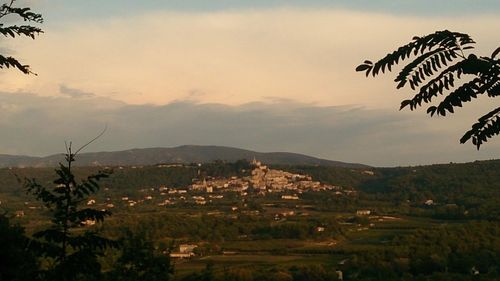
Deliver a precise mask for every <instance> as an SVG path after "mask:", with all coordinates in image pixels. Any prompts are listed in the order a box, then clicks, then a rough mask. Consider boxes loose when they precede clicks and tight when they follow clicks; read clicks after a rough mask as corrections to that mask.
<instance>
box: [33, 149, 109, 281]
mask: <svg viewBox="0 0 500 281" xmlns="http://www.w3.org/2000/svg"><path fill="white" fill-rule="evenodd" d="M74 157H75V154H73V153H72V152H71V148H69V151H68V153H67V154H66V162H67V163H66V165H63V164H60V166H59V168H58V169H56V170H55V171H56V174H57V175H58V178H57V179H56V180H54V182H53V184H54V187H53V188H46V187H44V186H42V185H41V184H39V183H38V182H37V181H36V180H35V179H26V181H25V187H26V190H27V192H28V193H30V194H32V195H34V196H35V197H36V199H37V200H39V201H41V202H42V203H43V204H44V205H45V207H47V208H48V209H49V210H50V212H51V213H52V215H51V217H52V219H51V221H52V225H51V226H50V227H49V228H48V229H45V230H42V231H38V232H36V233H34V234H33V237H34V239H35V240H34V241H32V242H31V245H30V247H31V250H32V251H34V252H36V253H37V254H38V255H40V256H42V257H44V258H45V259H47V260H48V261H50V264H51V266H50V268H49V270H47V271H45V272H44V273H45V274H46V278H48V279H51V280H93V279H97V278H99V275H100V272H101V268H100V264H99V262H98V261H97V257H98V256H101V255H102V254H103V251H104V250H105V249H106V248H109V247H116V246H117V243H116V242H114V241H112V240H109V239H106V238H104V237H101V236H99V235H98V234H97V233H96V232H94V231H91V230H82V229H81V228H82V227H83V226H84V224H85V223H88V222H102V221H103V220H104V218H105V217H106V216H109V215H110V213H109V212H108V211H101V210H95V209H91V208H80V207H79V205H80V204H81V203H82V202H86V200H87V198H88V197H89V196H90V195H92V194H94V193H95V192H97V191H98V190H99V183H98V182H99V180H101V179H103V178H106V177H108V175H109V173H110V172H109V171H104V172H100V173H97V174H95V175H90V176H88V177H87V178H86V179H84V180H81V181H77V179H76V178H75V176H74V174H73V172H72V170H71V164H72V163H73V162H74V161H75V158H74Z"/></svg>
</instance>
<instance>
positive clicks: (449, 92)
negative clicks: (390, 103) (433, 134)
mask: <svg viewBox="0 0 500 281" xmlns="http://www.w3.org/2000/svg"><path fill="white" fill-rule="evenodd" d="M474 44H475V42H474V40H472V38H471V37H470V36H469V35H467V34H464V33H458V32H452V31H448V30H443V31H437V32H435V33H432V34H429V35H426V36H423V37H413V40H412V41H411V42H410V43H408V44H406V45H404V46H401V47H399V48H398V49H397V50H395V51H394V52H392V53H390V54H388V55H386V56H385V57H384V58H382V59H380V60H379V61H377V62H375V63H373V62H371V61H369V60H366V61H365V62H364V63H363V64H361V65H359V66H358V67H357V68H356V71H364V72H365V74H366V76H367V77H368V76H369V75H370V74H371V75H372V76H373V77H375V76H377V75H379V74H381V73H385V71H388V72H390V71H392V67H393V66H394V65H397V64H398V63H401V64H403V60H405V59H410V58H412V61H410V62H408V63H407V64H406V65H405V66H404V67H403V69H402V70H401V71H400V72H399V74H398V75H397V77H396V79H395V80H394V82H396V83H397V88H398V89H399V88H403V87H405V86H408V85H409V86H410V88H411V89H412V90H413V91H415V92H416V94H415V96H414V97H413V98H412V99H407V100H403V101H402V102H401V107H400V109H403V108H405V107H409V108H410V110H414V109H416V108H418V107H420V106H422V104H423V103H424V104H425V103H432V102H433V98H434V97H437V96H438V95H444V96H445V97H444V99H442V100H441V101H440V102H439V103H438V104H437V105H432V106H430V107H429V108H428V109H427V113H428V114H430V115H431V116H434V115H441V116H445V115H446V114H447V113H453V112H454V110H455V108H456V107H462V104H463V103H466V102H470V101H472V99H474V98H477V97H478V96H480V95H483V94H487V95H488V97H496V96H498V95H500V58H499V54H500V47H499V48H497V49H496V50H495V51H494V52H493V53H492V55H491V56H490V57H484V56H482V57H478V56H476V55H475V54H469V55H468V56H466V55H465V52H466V51H467V50H469V49H473V48H474V46H473V45H474ZM459 79H463V80H465V82H464V83H463V84H461V85H458V80H459ZM499 133H500V107H498V108H496V109H494V110H492V111H491V112H489V113H487V114H485V115H484V116H482V117H481V118H479V119H478V121H477V122H476V123H475V124H473V125H472V128H471V129H470V130H469V131H467V132H466V133H465V134H464V135H463V136H462V138H461V139H460V143H465V142H467V141H468V140H470V139H472V143H473V144H474V145H475V146H476V147H477V149H479V147H480V146H481V144H483V143H484V142H486V141H487V140H488V139H489V138H491V137H493V136H495V135H498V134H499Z"/></svg>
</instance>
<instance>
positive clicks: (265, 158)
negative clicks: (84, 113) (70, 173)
mask: <svg viewBox="0 0 500 281" xmlns="http://www.w3.org/2000/svg"><path fill="white" fill-rule="evenodd" d="M254 157H255V158H256V159H259V160H260V161H262V162H263V163H265V164H289V165H320V166H336V167H346V168H361V167H367V166H366V165H362V164H357V163H344V162H340V161H332V160H325V159H320V158H315V157H311V156H307V155H303V154H297V153H289V152H269V153H263V152H256V151H251V150H245V149H239V148H233V147H224V146H197V145H183V146H178V147H172V148H144V149H130V150H124V151H114V152H91V153H82V154H80V155H79V158H78V162H77V163H76V164H77V165H79V166H107V165H110V166H118V165H122V166H130V165H154V164H159V163H209V162H213V161H215V160H222V161H228V162H234V161H236V160H240V159H247V160H252V159H253V158H254ZM62 160H63V155H62V154H56V155H50V156H46V157H28V156H11V155H0V167H53V166H56V165H57V164H58V163H59V162H61V161H62Z"/></svg>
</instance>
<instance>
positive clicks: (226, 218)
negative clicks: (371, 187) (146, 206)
mask: <svg viewBox="0 0 500 281" xmlns="http://www.w3.org/2000/svg"><path fill="white" fill-rule="evenodd" d="M124 225H125V226H127V228H129V229H131V230H132V231H141V230H142V231H147V233H148V234H149V238H150V239H152V240H153V241H159V240H162V239H165V238H169V239H186V238H189V240H190V241H209V242H223V241H234V240H241V239H242V237H245V238H243V239H244V240H266V239H299V240H301V239H316V238H318V239H319V238H334V237H338V236H339V235H341V234H342V229H341V227H340V226H339V225H338V223H337V221H336V219H335V218H333V217H330V216H325V217H322V218H308V219H305V218H304V219H296V220H286V221H275V220H274V219H273V218H272V217H265V216H249V215H245V214H241V213H240V214H235V215H227V214H224V215H217V216H215V215H201V216H189V215H186V214H184V215H182V216H179V215H176V214H168V213H163V214H156V215H155V214H150V215H148V216H144V215H142V216H139V215H133V214H131V215H128V216H119V217H117V218H112V219H109V220H108V221H107V222H106V224H105V225H103V226H101V227H100V228H99V229H100V231H102V232H103V233H105V234H106V235H107V236H111V237H113V236H117V235H118V234H119V232H120V231H121V230H120V229H121V228H122V227H123V226H124ZM318 226H323V227H324V229H325V230H324V231H321V232H318V231H317V229H316V228H317V227H318Z"/></svg>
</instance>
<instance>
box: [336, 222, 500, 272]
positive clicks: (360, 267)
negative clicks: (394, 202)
mask: <svg viewBox="0 0 500 281" xmlns="http://www.w3.org/2000/svg"><path fill="white" fill-rule="evenodd" d="M343 270H344V274H345V276H346V277H347V278H353V279H350V280H367V281H368V280H436V281H438V280H498V278H500V224H499V223H497V222H485V221H483V222H470V223H468V224H465V225H462V224H461V225H447V226H443V227H440V228H437V229H433V230H425V231H424V230H416V231H415V232H414V233H412V234H410V235H405V236H397V237H396V238H394V239H393V240H392V241H391V242H390V243H389V244H388V245H387V246H386V247H384V248H383V249H379V250H366V251H359V252H356V253H352V254H351V256H350V259H348V261H347V262H346V264H345V266H344V267H343ZM346 280H347V279H346Z"/></svg>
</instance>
